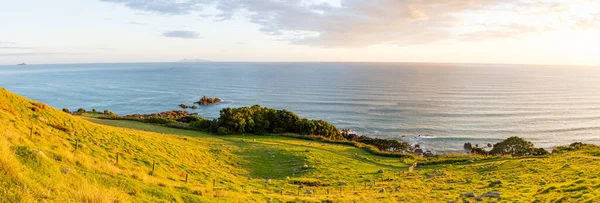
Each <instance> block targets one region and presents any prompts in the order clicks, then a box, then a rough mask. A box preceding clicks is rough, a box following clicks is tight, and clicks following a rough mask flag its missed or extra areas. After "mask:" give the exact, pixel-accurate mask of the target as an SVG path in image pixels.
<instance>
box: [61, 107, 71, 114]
mask: <svg viewBox="0 0 600 203" xmlns="http://www.w3.org/2000/svg"><path fill="white" fill-rule="evenodd" d="M62 111H63V112H65V113H71V111H69V109H67V108H63V109H62Z"/></svg>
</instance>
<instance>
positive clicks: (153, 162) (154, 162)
mask: <svg viewBox="0 0 600 203" xmlns="http://www.w3.org/2000/svg"><path fill="white" fill-rule="evenodd" d="M154 164H156V161H152V174H153V175H154Z"/></svg>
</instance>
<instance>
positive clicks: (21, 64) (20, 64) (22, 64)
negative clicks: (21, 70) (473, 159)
mask: <svg viewBox="0 0 600 203" xmlns="http://www.w3.org/2000/svg"><path fill="white" fill-rule="evenodd" d="M24 65H27V64H25V63H19V64H17V66H24Z"/></svg>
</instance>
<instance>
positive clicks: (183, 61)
mask: <svg viewBox="0 0 600 203" xmlns="http://www.w3.org/2000/svg"><path fill="white" fill-rule="evenodd" d="M179 62H180V63H200V62H211V61H209V60H203V59H182V60H179Z"/></svg>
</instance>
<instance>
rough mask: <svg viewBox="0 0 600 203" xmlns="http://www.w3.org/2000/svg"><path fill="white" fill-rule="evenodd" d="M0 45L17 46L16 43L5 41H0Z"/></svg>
mask: <svg viewBox="0 0 600 203" xmlns="http://www.w3.org/2000/svg"><path fill="white" fill-rule="evenodd" d="M0 44H17V43H14V42H3V41H0Z"/></svg>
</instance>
